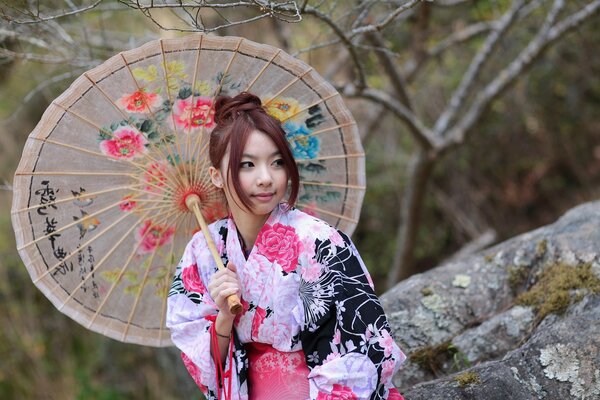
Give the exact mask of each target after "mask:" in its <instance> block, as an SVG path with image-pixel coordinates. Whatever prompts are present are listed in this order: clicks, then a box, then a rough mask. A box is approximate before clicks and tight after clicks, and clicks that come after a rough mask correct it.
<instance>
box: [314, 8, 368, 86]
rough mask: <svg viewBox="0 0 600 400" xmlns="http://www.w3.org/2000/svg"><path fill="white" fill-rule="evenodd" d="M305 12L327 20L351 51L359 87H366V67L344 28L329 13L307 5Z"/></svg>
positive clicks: (326, 22) (349, 51)
mask: <svg viewBox="0 0 600 400" xmlns="http://www.w3.org/2000/svg"><path fill="white" fill-rule="evenodd" d="M305 12H306V14H308V15H313V16H315V17H316V18H318V19H320V20H321V21H323V22H325V24H327V25H328V26H329V27H330V28H331V29H332V30H333V32H334V33H335V34H336V36H337V37H338V38H339V39H340V40H341V42H342V43H343V44H344V46H345V47H346V50H348V53H350V57H351V58H352V62H353V64H354V66H355V67H356V72H357V80H358V82H357V86H358V88H359V89H362V88H364V87H366V78H365V69H364V67H363V65H362V62H361V61H360V58H359V56H358V53H357V52H356V47H355V46H354V44H353V43H352V40H351V39H350V38H349V37H347V36H346V34H345V33H344V32H343V31H342V29H341V28H340V27H339V26H338V25H337V24H336V23H335V22H334V21H333V20H332V19H331V18H330V17H329V16H328V15H326V14H324V13H322V12H320V11H319V10H317V9H315V8H312V7H306V10H305Z"/></svg>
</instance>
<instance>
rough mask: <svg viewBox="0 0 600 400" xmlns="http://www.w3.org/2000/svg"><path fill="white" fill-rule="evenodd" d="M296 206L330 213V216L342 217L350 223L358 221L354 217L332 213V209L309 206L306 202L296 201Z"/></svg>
mask: <svg viewBox="0 0 600 400" xmlns="http://www.w3.org/2000/svg"><path fill="white" fill-rule="evenodd" d="M298 206H299V207H302V208H306V209H309V210H315V211H317V212H320V213H322V214H327V215H330V216H332V217H336V218H340V219H343V220H345V221H349V222H352V223H355V224H357V223H358V220H356V219H354V218H349V217H346V216H345V215H342V214H338V213H334V212H332V211H327V210H324V209H322V208H318V207H313V206H309V205H308V204H304V203H298Z"/></svg>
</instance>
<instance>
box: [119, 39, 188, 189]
mask: <svg viewBox="0 0 600 400" xmlns="http://www.w3.org/2000/svg"><path fill="white" fill-rule="evenodd" d="M160 43H161V49H162V40H161V42H160ZM119 54H120V55H121V59H122V60H123V63H124V64H125V67H126V68H127V71H128V72H129V76H130V77H131V80H132V81H133V83H134V84H135V87H137V89H138V91H141V90H142V87H141V86H140V84H139V82H138V81H137V79H135V76H134V75H133V71H132V70H131V66H130V65H129V63H128V62H127V59H125V55H124V54H123V53H119ZM163 62H164V53H163ZM163 68H164V71H165V85H166V86H167V95H168V96H169V101H171V94H170V92H169V89H168V86H169V85H168V82H167V75H166V74H167V70H166V68H167V67H166V65H164V64H163ZM113 104H114V102H113ZM144 105H145V106H146V109H147V110H148V112H149V113H150V115H151V116H152V118H153V119H154V121H156V115H155V114H154V111H152V109H151V108H150V106H149V105H148V103H146V102H144ZM115 107H116V104H115ZM171 118H174V116H173V113H171ZM173 121H174V120H173ZM158 126H159V127H161V125H160V124H158ZM173 127H174V128H175V133H176V134H175V137H177V127H176V126H175V124H174V123H173ZM162 133H164V132H161V139H160V140H161V142H163V144H164V145H165V146H164V147H165V148H166V149H167V154H166V155H167V156H169V157H171V159H172V160H173V161H175V160H176V159H177V158H176V157H175V156H174V155H173V154H171V151H170V150H171V147H170V146H169V143H168V142H167V141H166V140H165V139H164V136H163V135H162ZM153 150H154V151H157V152H158V153H159V154H158V155H159V159H164V156H165V153H164V152H163V150H162V148H161V147H159V146H153ZM177 178H181V176H177V174H176V175H175V176H174V177H173V179H174V180H175V181H177ZM181 182H184V181H181Z"/></svg>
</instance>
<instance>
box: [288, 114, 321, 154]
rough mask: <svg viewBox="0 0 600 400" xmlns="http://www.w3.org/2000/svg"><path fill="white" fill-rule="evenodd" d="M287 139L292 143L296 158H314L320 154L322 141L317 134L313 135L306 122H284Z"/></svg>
mask: <svg viewBox="0 0 600 400" xmlns="http://www.w3.org/2000/svg"><path fill="white" fill-rule="evenodd" d="M283 130H284V131H285V133H286V139H287V140H288V142H289V143H290V147H291V149H292V153H293V154H294V158H297V159H312V158H315V157H317V156H318V155H319V150H320V149H321V141H320V139H319V138H318V137H316V136H311V133H312V130H311V129H309V128H307V127H306V125H305V124H298V123H295V122H290V121H288V122H286V123H284V124H283Z"/></svg>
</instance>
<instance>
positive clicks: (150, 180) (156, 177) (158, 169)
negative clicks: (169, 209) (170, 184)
mask: <svg viewBox="0 0 600 400" xmlns="http://www.w3.org/2000/svg"><path fill="white" fill-rule="evenodd" d="M167 166H168V163H166V162H163V161H158V162H153V163H151V164H150V165H148V167H147V168H146V171H144V176H143V179H144V182H146V183H147V185H146V186H145V187H144V190H147V191H149V192H160V191H161V189H162V188H163V187H164V186H165V185H166V182H167V168H168V167H167Z"/></svg>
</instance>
